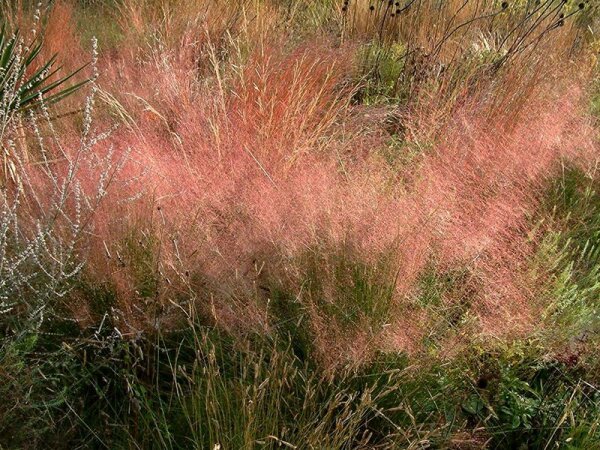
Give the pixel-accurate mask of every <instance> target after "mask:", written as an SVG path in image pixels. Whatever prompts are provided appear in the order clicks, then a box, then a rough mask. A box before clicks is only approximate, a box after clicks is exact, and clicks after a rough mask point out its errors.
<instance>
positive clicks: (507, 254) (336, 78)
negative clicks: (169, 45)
mask: <svg viewBox="0 0 600 450" xmlns="http://www.w3.org/2000/svg"><path fill="white" fill-rule="evenodd" d="M346 51H348V49H341V50H335V51H334V50H329V49H322V48H314V47H311V48H301V49H297V50H296V51H294V52H291V53H290V54H285V55H282V54H280V53H278V52H276V51H273V50H270V49H264V51H262V52H260V53H257V54H254V55H252V56H251V57H250V60H249V61H248V63H247V65H246V66H245V68H244V69H243V70H242V71H241V72H240V73H239V74H238V76H237V77H234V79H232V80H229V82H230V85H229V86H230V87H229V89H228V90H226V91H225V90H223V91H219V90H214V89H213V90H207V88H206V87H201V88H194V87H193V86H191V85H189V83H187V82H186V81H185V80H187V74H186V73H185V71H182V72H178V71H171V70H163V69H164V68H163V69H161V68H160V67H159V66H154V67H151V66H148V67H146V68H145V69H144V71H145V72H146V73H145V74H143V76H144V77H152V78H153V79H155V80H156V82H157V83H161V82H162V83H164V86H161V89H159V90H157V92H158V93H156V94H152V93H149V92H142V91H143V90H144V89H145V88H144V87H140V88H139V89H140V90H141V91H140V92H138V93H136V94H135V95H136V96H137V97H140V98H145V99H146V100H145V101H146V102H148V104H150V103H152V104H153V105H154V104H156V105H160V106H161V109H160V111H159V110H156V114H155V113H154V112H151V115H150V117H154V116H157V119H156V120H150V121H148V120H145V119H143V118H142V119H140V120H138V129H137V131H136V132H130V131H126V130H124V131H122V132H119V133H116V134H115V135H114V137H113V138H112V139H113V143H114V144H118V146H121V147H126V146H130V147H131V148H132V149H133V153H132V156H131V159H130V162H129V164H128V165H127V167H126V168H125V169H124V170H123V177H124V178H126V179H130V180H134V181H132V182H131V183H128V184H127V185H126V186H125V185H124V187H123V194H122V196H133V195H134V194H138V193H141V194H142V197H141V198H140V199H138V200H135V201H131V202H125V203H122V204H118V205H116V204H115V205H112V206H111V207H106V209H104V210H103V212H102V214H99V215H98V216H97V217H98V221H99V222H100V225H99V231H98V235H97V242H96V243H95V245H96V252H95V257H94V260H93V263H92V265H91V266H90V269H89V271H90V274H92V276H94V277H96V278H97V279H103V280H110V281H111V282H112V283H113V284H114V285H115V286H117V290H118V292H119V298H120V302H121V303H122V305H121V309H122V310H123V311H125V312H126V314H125V316H127V315H129V316H130V317H129V323H130V324H131V326H132V327H134V328H136V327H137V328H140V329H144V328H147V327H148V326H149V324H150V323H151V321H150V320H148V318H147V317H146V318H145V317H144V315H145V314H147V312H146V313H145V312H144V308H143V307H142V306H140V305H141V299H140V297H139V294H138V293H136V292H135V289H134V288H133V287H132V286H134V285H135V282H134V280H133V278H134V275H132V272H131V271H132V268H131V267H128V266H127V263H126V264H125V266H122V265H120V264H119V261H118V259H117V258H115V256H114V255H117V254H118V253H119V252H121V251H123V245H124V244H123V236H126V235H127V234H128V233H130V232H131V231H132V230H134V231H135V230H137V231H136V232H137V233H141V234H143V235H152V236H153V237H154V239H156V244H155V245H156V249H155V250H156V251H157V256H156V260H155V261H154V264H155V266H154V268H153V269H152V270H154V272H155V275H156V276H157V277H158V278H159V279H160V280H159V283H158V284H159V289H158V291H157V292H156V297H155V299H154V301H155V302H157V303H158V304H160V305H162V306H161V308H162V309H163V310H164V309H169V308H170V310H171V311H173V314H177V313H178V311H179V310H180V309H184V310H185V309H186V308H188V307H189V305H188V306H186V305H184V306H181V305H180V307H177V306H174V305H175V304H177V302H178V298H180V297H181V296H183V297H186V296H187V298H188V299H189V300H190V302H192V303H194V304H195V305H196V306H195V307H196V308H198V309H201V310H203V311H204V312H205V313H206V314H208V315H211V316H212V317H213V318H214V320H215V322H217V323H219V324H221V325H222V326H224V327H230V328H235V329H245V328H253V327H258V328H261V329H268V328H269V326H270V323H269V321H270V320H271V319H270V317H269V310H268V298H269V295H270V293H269V292H268V291H265V290H264V289H263V288H264V286H262V284H263V283H264V282H265V280H268V279H269V277H271V278H276V279H279V280H283V281H284V282H285V283H287V288H288V289H289V290H290V291H291V292H292V293H293V295H295V296H296V298H297V299H298V301H300V302H308V304H306V305H305V306H306V307H307V309H308V310H309V311H310V315H311V318H312V332H313V334H314V336H315V342H316V343H317V346H318V347H319V348H321V350H322V353H323V355H325V354H326V353H327V352H331V349H332V348H335V353H337V354H338V355H341V358H342V359H343V358H344V357H345V358H348V359H353V360H354V359H360V358H362V356H359V354H362V353H363V352H366V353H370V351H371V350H372V349H374V348H381V349H386V350H390V349H395V350H406V351H419V348H420V343H419V342H420V340H421V339H422V338H423V335H424V330H425V329H427V327H428V326H429V325H430V324H431V320H433V319H432V318H431V317H430V316H429V315H428V312H427V311H426V310H423V309H422V308H418V307H415V306H414V302H412V300H411V298H412V297H414V295H416V293H417V289H416V285H417V284H418V280H419V277H420V275H421V273H422V272H423V270H424V268H425V267H426V266H427V264H429V263H430V262H431V261H432V260H435V261H436V264H438V265H439V266H440V267H442V268H448V267H453V266H457V265H460V266H461V267H466V268H467V269H468V271H469V272H470V274H471V279H472V291H471V292H470V293H469V295H470V296H471V297H472V299H471V300H470V301H471V302H472V305H471V307H470V308H471V311H472V314H474V315H475V317H476V318H477V321H478V327H479V331H480V332H483V333H484V334H492V335H499V334H505V333H514V332H516V331H519V332H526V331H527V330H528V329H530V328H531V327H532V326H534V325H535V322H536V308H537V307H538V306H539V305H537V304H536V302H535V301H534V300H535V299H534V298H533V297H534V296H535V295H534V294H535V289H533V288H532V287H531V281H530V280H527V279H525V278H524V277H523V276H521V275H520V272H521V271H517V270H515V267H519V266H522V265H523V264H525V262H526V260H527V258H528V257H529V256H530V254H531V252H533V251H534V248H535V242H533V241H531V239H530V238H529V237H528V235H527V230H528V222H527V221H528V219H529V218H530V217H531V214H532V213H533V211H534V208H535V206H536V203H537V201H538V200H539V194H540V190H541V188H542V186H543V183H544V181H545V180H546V179H547V178H548V177H549V176H551V175H552V174H553V173H554V171H555V170H556V168H557V166H558V163H559V162H560V161H561V159H562V158H576V157H580V156H581V155H584V156H585V153H586V151H588V150H589V149H590V148H591V147H590V145H591V144H590V142H591V134H590V131H589V129H588V125H587V124H586V123H585V121H582V120H581V119H580V116H581V115H580V111H579V93H578V91H577V90H576V88H572V89H570V91H569V92H568V94H565V95H561V96H560V97H558V98H557V97H556V96H554V95H552V96H550V95H548V96H546V97H544V96H541V97H540V98H538V99H533V98H532V99H531V100H528V102H527V108H526V109H527V114H526V115H525V116H523V115H522V116H521V117H526V119H524V120H522V121H520V122H519V123H518V124H513V123H511V117H510V114H506V115H504V116H502V115H497V116H496V118H497V120H496V121H494V120H491V121H490V120H483V119H482V116H483V115H482V112H481V108H485V105H484V106H481V105H480V104H477V103H476V102H474V103H468V102H465V103H464V105H462V106H458V107H457V108H456V109H455V110H454V111H453V114H452V117H451V118H449V119H447V120H446V121H445V122H444V124H443V126H442V127H441V128H440V127H439V124H436V123H430V124H429V126H430V130H433V129H434V130H435V131H432V132H431V134H430V136H431V137H432V141H433V147H432V149H431V150H429V151H427V152H424V153H423V154H421V155H420V156H419V158H418V160H417V161H416V162H414V163H412V164H409V165H408V166H406V167H404V168H402V169H400V170H401V173H400V174H397V173H394V171H392V172H391V171H390V169H389V166H387V165H386V164H385V163H384V162H383V161H381V158H378V157H377V154H376V148H372V147H370V145H371V144H372V143H373V142H374V141H375V142H377V139H375V140H374V141H373V140H369V139H366V138H365V136H364V132H363V130H361V129H360V126H357V127H354V128H352V127H350V124H352V123H353V120H354V119H355V117H354V116H353V114H355V111H354V110H353V109H352V108H351V107H350V106H349V97H350V95H351V93H352V92H351V89H347V88H346V87H345V83H346V75H347V67H346V65H345V64H344V61H345V56H346V53H345V52H346ZM347 59H349V58H347ZM149 70H153V72H151V73H149V72H148V71H149ZM123 76H124V79H123V80H122V81H123V82H125V83H128V82H129V80H128V78H129V77H130V76H131V74H128V73H125V74H124V75H123ZM135 76H136V77H141V76H142V73H141V72H140V73H137V74H136V75H135ZM116 80H117V81H116V82H117V83H118V82H119V81H120V80H119V78H118V77H117V78H116ZM134 84H135V83H134ZM131 102H133V103H131V105H134V104H135V100H131ZM492 106H494V105H492ZM153 108H154V107H153ZM415 111H418V110H415ZM434 112H435V111H434ZM432 116H435V114H432V115H429V116H427V115H426V114H425V115H423V116H419V114H418V112H413V113H412V115H410V114H409V115H408V117H407V118H406V120H407V123H406V125H407V128H408V129H409V130H410V129H411V127H415V126H418V127H419V129H418V130H417V131H416V132H415V133H414V135H415V136H423V135H425V134H426V133H427V128H424V127H425V126H427V120H428V118H427V117H432ZM358 123H359V124H361V120H360V119H359V120H358ZM344 125H348V126H349V129H348V130H347V133H345V134H344V135H341V136H340V134H339V128H340V127H343V126H344ZM509 125H510V126H509ZM409 135H410V133H409ZM398 179H401V180H406V181H403V182H400V181H398ZM116 197H118V196H116ZM332 248H333V249H336V248H337V249H340V248H352V249H353V255H354V256H355V257H356V258H358V259H360V260H361V262H364V263H365V264H375V263H377V262H378V261H381V260H382V258H387V259H386V260H389V261H391V262H390V264H391V266H392V267H391V269H390V270H389V272H390V274H392V275H391V276H393V278H394V279H393V282H394V285H395V291H394V296H393V303H394V308H393V309H392V313H391V316H390V317H389V321H388V323H386V324H384V325H385V326H384V327H383V326H380V327H379V328H371V329H370V324H369V320H368V318H365V319H364V323H361V324H360V326H358V327H356V329H354V330H351V331H348V330H342V329H341V328H340V326H339V324H337V323H335V321H332V320H330V318H328V317H327V316H326V315H323V314H322V311H321V310H320V309H319V308H318V307H316V306H315V305H314V304H311V303H310V300H307V299H306V298H305V297H304V295H305V294H304V291H303V285H304V282H305V281H306V280H305V277H306V272H305V267H303V266H302V263H301V261H302V259H301V258H299V256H300V255H302V254H304V253H306V252H307V251H308V252H319V251H323V252H327V251H328V249H332ZM107 253H110V254H111V255H112V256H111V258H108V257H107V256H106V254H107ZM390 254H392V255H393V258H389V255H390ZM327 273H328V269H327V267H323V270H322V276H323V278H324V279H323V280H322V282H323V283H324V284H325V287H327V283H328V282H330V280H328V279H327V278H326V274H327ZM388 275H389V274H388ZM332 289H333V288H332ZM324 292H327V293H328V294H327V295H329V296H331V298H328V299H326V301H330V302H334V301H336V299H335V296H336V295H337V294H336V293H335V292H334V291H333V290H329V291H328V290H327V289H325V290H324ZM444 300H445V301H447V302H451V303H452V302H458V301H460V299H458V298H447V299H444ZM136 311H137V312H136ZM140 311H141V312H140ZM131 317H138V319H139V320H137V321H134V320H132V319H131ZM379 338H381V339H379ZM358 343H360V345H359V344H358Z"/></svg>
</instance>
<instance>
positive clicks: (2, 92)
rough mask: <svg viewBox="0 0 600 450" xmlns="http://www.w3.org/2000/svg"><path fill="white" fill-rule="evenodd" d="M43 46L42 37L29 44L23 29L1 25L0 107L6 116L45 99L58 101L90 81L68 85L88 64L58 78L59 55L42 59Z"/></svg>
mask: <svg viewBox="0 0 600 450" xmlns="http://www.w3.org/2000/svg"><path fill="white" fill-rule="evenodd" d="M42 46H43V39H42V38H39V37H38V38H36V39H35V40H34V41H33V42H32V43H31V44H30V45H25V44H24V41H23V39H22V38H21V36H20V33H19V30H15V32H14V33H13V34H12V35H11V36H9V34H8V31H7V29H6V27H5V26H4V25H3V26H2V28H1V29H0V107H1V108H2V109H3V113H4V115H5V116H7V115H9V113H10V112H19V111H25V110H28V109H31V108H35V107H37V106H39V105H40V102H41V101H42V99H43V101H44V103H45V104H51V103H55V102H57V101H59V100H62V99H63V98H65V97H67V96H68V95H70V94H72V93H73V92H75V91H77V90H78V89H79V88H81V87H82V86H83V85H85V84H86V83H88V82H89V81H90V79H85V80H83V81H80V82H78V83H75V84H73V85H71V86H66V83H67V81H69V80H70V79H72V78H73V77H74V76H75V75H77V74H78V73H79V72H81V71H82V70H83V69H84V68H85V67H86V66H82V67H80V68H79V69H77V70H75V71H73V72H71V73H69V74H67V75H66V76H64V77H59V78H57V77H55V75H57V73H58V72H59V71H60V70H61V67H60V66H59V67H55V65H56V61H57V55H54V56H52V57H51V58H50V59H48V60H47V61H42V62H40V63H38V57H39V55H40V52H41V50H42Z"/></svg>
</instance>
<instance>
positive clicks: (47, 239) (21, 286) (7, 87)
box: [0, 13, 127, 334]
mask: <svg viewBox="0 0 600 450" xmlns="http://www.w3.org/2000/svg"><path fill="white" fill-rule="evenodd" d="M34 21H35V22H36V24H37V23H38V22H39V13H37V14H36V17H35V20H34ZM31 34H32V37H31V38H30V39H29V41H30V43H28V42H27V39H26V38H23V37H22V36H21V35H20V34H19V33H18V32H13V34H12V35H10V36H9V35H8V31H7V30H6V29H5V28H2V30H1V32H0V145H1V150H2V159H3V161H2V171H0V184H1V189H0V325H1V326H2V328H3V331H5V332H8V333H9V334H15V333H20V332H23V331H25V330H26V329H30V330H31V329H32V327H34V328H33V329H35V328H36V327H39V325H40V324H41V323H43V321H44V319H45V318H46V317H48V316H49V315H52V314H54V310H53V308H52V305H53V304H54V303H56V301H57V300H60V299H61V298H64V297H65V296H66V295H67V294H68V293H69V291H70V289H71V288H72V286H73V281H74V279H75V278H76V277H78V276H79V275H80V273H81V270H82V268H83V267H84V264H85V253H86V241H88V240H89V239H87V237H89V234H90V233H91V224H92V222H93V221H92V218H93V214H94V211H96V210H97V208H98V207H99V206H100V204H101V202H102V201H103V199H104V198H105V197H106V195H107V192H108V187H109V185H110V183H111V181H112V180H114V178H115V176H116V174H117V173H118V172H119V170H120V169H121V168H122V166H123V164H124V162H125V160H126V158H127V155H126V153H127V152H123V153H121V154H120V155H119V156H116V152H115V151H114V149H112V148H111V147H110V146H108V145H104V146H103V147H104V148H108V150H104V152H103V154H102V155H101V154H100V152H98V151H97V149H98V147H99V144H100V143H101V142H103V141H106V139H107V138H108V137H109V135H110V134H111V132H112V131H113V130H112V129H108V130H104V131H97V130H96V129H95V126H94V123H93V120H92V119H93V115H94V101H95V96H96V93H97V91H98V87H97V78H98V70H97V42H96V40H95V39H94V40H93V42H92V44H93V45H92V47H93V50H92V62H91V71H92V72H93V75H92V76H91V77H90V78H88V79H86V80H84V81H79V82H77V83H75V84H72V85H70V86H67V84H65V83H67V81H68V80H69V79H70V78H72V77H73V76H74V75H76V73H77V72H78V71H76V72H73V73H70V74H69V75H67V76H66V77H63V78H58V79H56V74H57V70H58V69H54V63H55V61H56V57H53V58H51V59H50V60H48V61H46V62H43V63H40V64H37V58H38V56H39V55H40V51H41V48H42V45H43V41H42V40H41V38H40V37H39V36H38V35H37V33H36V31H35V27H34V31H32V33H31ZM80 70H81V69H80ZM83 86H86V89H88V88H89V91H88V94H87V96H86V99H85V104H84V107H83V110H82V112H81V114H82V115H83V123H82V126H81V132H80V136H79V139H78V141H79V142H78V144H77V145H76V146H75V147H76V148H73V145H71V144H70V145H69V146H68V147H67V146H66V144H63V143H62V142H61V139H60V137H59V135H58V133H57V130H56V129H55V123H56V122H55V117H53V116H52V112H53V111H51V108H53V107H54V106H53V104H55V103H56V102H58V101H59V100H61V99H63V98H65V97H66V96H68V95H70V94H72V93H73V92H75V91H76V90H78V89H80V88H82V87H83Z"/></svg>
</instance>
